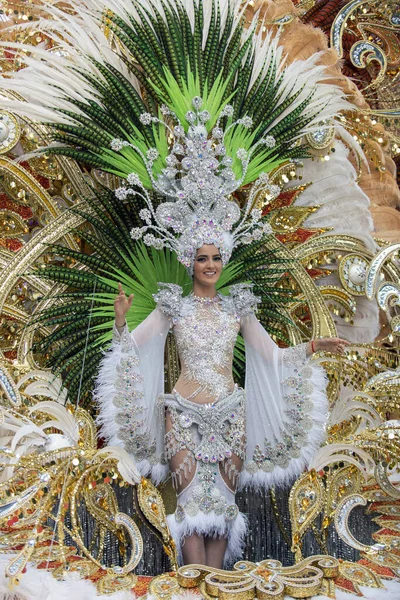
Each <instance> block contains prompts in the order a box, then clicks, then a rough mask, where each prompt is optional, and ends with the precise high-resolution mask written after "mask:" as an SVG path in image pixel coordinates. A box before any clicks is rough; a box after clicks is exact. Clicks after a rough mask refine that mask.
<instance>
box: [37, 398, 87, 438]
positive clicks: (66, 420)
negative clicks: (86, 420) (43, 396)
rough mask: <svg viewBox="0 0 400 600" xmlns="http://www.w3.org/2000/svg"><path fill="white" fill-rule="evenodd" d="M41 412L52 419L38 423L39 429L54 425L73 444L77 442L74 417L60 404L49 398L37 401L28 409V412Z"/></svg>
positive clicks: (76, 428) (77, 436) (77, 432)
mask: <svg viewBox="0 0 400 600" xmlns="http://www.w3.org/2000/svg"><path fill="white" fill-rule="evenodd" d="M37 411H39V412H42V413H45V414H47V415H50V416H52V417H55V419H54V420H51V421H46V422H45V423H43V425H40V428H41V429H47V428H48V427H54V428H56V429H59V430H60V431H62V432H63V434H64V435H66V436H67V437H68V438H69V439H70V440H71V441H72V442H73V443H74V444H77V443H78V440H79V427H78V423H77V422H76V419H75V417H74V416H73V415H72V414H71V413H70V412H69V411H68V410H67V409H66V408H65V407H64V406H62V405H61V404H58V402H53V401H51V400H49V401H45V402H39V403H38V404H35V406H32V407H31V408H30V409H29V412H30V413H33V412H37Z"/></svg>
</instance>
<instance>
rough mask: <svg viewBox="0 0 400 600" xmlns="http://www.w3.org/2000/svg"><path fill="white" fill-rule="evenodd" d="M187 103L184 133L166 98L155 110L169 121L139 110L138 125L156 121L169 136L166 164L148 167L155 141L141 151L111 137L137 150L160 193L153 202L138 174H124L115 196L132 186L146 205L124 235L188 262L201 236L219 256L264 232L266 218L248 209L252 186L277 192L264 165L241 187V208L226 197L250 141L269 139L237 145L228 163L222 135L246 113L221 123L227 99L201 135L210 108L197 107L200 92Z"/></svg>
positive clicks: (237, 181) (270, 143)
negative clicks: (137, 221) (245, 187)
mask: <svg viewBox="0 0 400 600" xmlns="http://www.w3.org/2000/svg"><path fill="white" fill-rule="evenodd" d="M192 106H193V110H189V111H188V112H187V113H186V115H185V118H186V121H187V124H188V127H187V133H186V132H185V128H184V127H183V125H182V123H181V122H180V120H179V119H178V118H177V116H176V114H175V113H174V112H172V111H171V110H170V109H169V108H168V107H166V106H162V107H161V113H162V115H163V116H164V118H168V121H169V122H170V123H172V125H170V124H169V123H167V122H166V121H164V120H162V119H159V118H158V117H154V116H152V115H151V114H149V113H144V114H142V115H141V116H140V121H141V122H142V124H144V125H149V126H150V125H152V124H153V123H160V124H162V125H163V126H164V127H165V128H166V130H167V134H168V136H169V137H170V139H171V140H172V142H171V150H170V153H169V154H168V155H167V156H166V157H165V164H166V166H165V168H163V169H162V170H161V172H160V173H159V174H158V175H156V173H155V168H154V164H155V162H156V161H157V159H158V158H159V152H158V150H157V149H156V148H149V149H148V150H147V152H146V154H144V153H143V152H142V150H141V149H139V148H138V147H137V146H135V145H133V144H131V143H129V142H126V141H123V140H119V139H115V140H113V141H112V144H111V147H112V149H113V150H115V151H120V150H121V149H122V148H123V147H124V146H130V147H131V148H133V149H134V150H135V151H136V152H138V153H139V155H140V156H141V158H142V160H143V162H144V165H145V167H146V171H147V173H148V175H149V178H150V181H151V186H152V188H153V189H154V190H155V191H156V192H158V193H160V194H162V195H163V196H165V197H166V198H167V201H165V202H163V203H161V204H160V205H159V206H157V208H154V205H153V202H152V200H151V198H150V195H149V193H148V191H147V190H146V189H145V187H144V185H143V184H142V182H141V180H140V178H139V176H138V175H137V174H136V173H131V174H130V175H128V177H127V184H128V185H127V186H124V187H120V188H118V189H117V190H116V192H115V193H116V195H117V197H118V198H119V199H121V200H124V199H126V198H127V196H128V195H129V194H135V195H137V196H139V197H141V198H142V199H143V200H144V201H145V203H146V206H147V208H143V209H142V210H141V211H140V213H139V216H140V218H141V219H142V220H143V221H144V222H145V223H146V225H144V226H143V227H136V228H134V229H132V231H131V237H132V238H133V239H135V240H138V239H141V238H143V241H144V243H145V244H147V245H149V246H154V247H155V248H158V249H161V248H163V247H166V248H169V249H171V250H174V251H175V252H176V254H177V256H178V260H179V261H180V262H182V263H183V264H184V265H185V266H186V267H188V268H191V267H192V265H193V261H194V258H195V255H196V251H197V249H198V248H200V247H201V246H203V245H204V244H213V245H215V246H216V247H217V248H219V250H220V252H221V257H222V261H223V263H224V264H226V263H227V262H228V260H229V258H230V256H231V253H232V250H233V248H234V247H235V246H237V245H239V244H249V243H251V242H252V241H253V240H255V239H260V238H261V237H262V236H263V235H264V234H266V233H270V232H271V228H270V225H269V224H268V222H266V221H265V220H264V221H262V220H261V210H259V209H255V208H253V209H252V206H254V201H255V198H256V195H257V194H258V193H259V192H260V191H263V190H265V191H268V192H269V194H270V195H271V196H273V197H275V196H277V195H278V194H279V192H280V188H279V186H274V185H271V184H270V182H269V178H268V175H267V173H261V175H260V176H259V177H258V179H257V180H256V181H255V182H254V183H253V184H252V187H251V189H250V191H249V192H248V194H247V202H246V206H245V208H244V209H243V211H242V210H241V209H240V207H239V206H238V204H237V203H236V202H235V201H234V200H231V199H229V196H230V194H232V192H234V191H235V190H237V189H238V188H240V187H241V186H242V185H243V182H244V181H245V176H246V172H247V168H248V165H249V161H250V158H251V156H252V154H253V153H254V151H255V150H256V148H257V147H258V146H260V145H261V144H263V145H266V146H267V147H269V148H273V147H274V146H275V140H274V138H273V137H272V136H266V137H265V138H262V139H261V140H259V141H258V142H257V143H256V144H254V145H253V146H252V148H251V150H250V151H247V150H246V149H245V148H239V149H238V150H237V151H236V158H237V159H238V161H236V165H234V157H232V156H229V155H228V153H227V145H226V144H225V140H226V139H227V137H228V136H230V135H232V129H233V128H235V127H242V128H250V127H251V126H252V120H251V119H250V117H247V116H245V117H242V118H240V119H238V120H236V121H234V122H233V123H231V124H230V125H229V126H227V127H226V128H225V130H224V129H222V127H221V120H222V119H223V117H228V118H229V117H232V115H233V107H232V106H230V105H228V104H227V105H226V106H225V107H224V108H223V110H222V111H221V112H220V114H219V116H218V118H217V120H216V123H215V125H214V127H213V128H212V130H211V135H210V136H209V135H208V132H207V128H206V123H207V122H209V121H210V120H211V119H212V116H211V114H210V113H209V112H208V111H206V110H201V107H202V99H201V98H199V97H195V98H193V100H192ZM228 143H229V139H228ZM238 165H239V166H238ZM234 167H235V168H234ZM131 186H132V187H131ZM138 188H139V189H138Z"/></svg>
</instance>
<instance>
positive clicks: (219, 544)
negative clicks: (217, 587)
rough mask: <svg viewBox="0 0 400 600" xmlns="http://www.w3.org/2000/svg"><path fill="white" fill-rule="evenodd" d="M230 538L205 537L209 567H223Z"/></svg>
mask: <svg viewBox="0 0 400 600" xmlns="http://www.w3.org/2000/svg"><path fill="white" fill-rule="evenodd" d="M227 543H228V540H227V539H226V538H215V539H214V538H205V539H204V544H205V549H206V562H205V563H204V564H206V565H207V566H208V567H214V568H215V569H222V566H223V563H224V554H225V550H226V545H227Z"/></svg>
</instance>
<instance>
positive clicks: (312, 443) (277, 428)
mask: <svg viewBox="0 0 400 600" xmlns="http://www.w3.org/2000/svg"><path fill="white" fill-rule="evenodd" d="M241 333H242V335H243V337H244V340H245V345H246V383H245V388H246V400H247V416H246V427H247V450H246V461H245V463H244V465H243V470H242V472H241V474H240V486H241V487H244V486H250V487H255V488H258V487H265V488H269V487H271V486H274V485H277V486H280V485H285V484H288V483H290V482H291V481H293V480H294V479H295V478H296V477H298V476H299V475H300V474H301V473H302V471H303V470H304V468H306V467H307V466H308V464H309V462H310V460H311V458H312V457H313V455H314V454H315V452H316V451H317V450H318V449H319V448H320V446H321V444H322V443H323V442H324V440H325V429H324V425H325V423H326V422H327V417H328V410H329V403H328V399H327V396H326V384H327V378H326V375H325V372H324V370H323V369H322V368H321V367H320V366H317V365H315V364H313V361H312V360H309V359H308V358H307V357H306V344H299V345H298V346H294V347H291V348H285V349H284V348H279V347H278V346H277V345H276V344H275V342H274V341H273V340H272V339H271V337H270V336H269V335H268V333H267V332H266V331H265V329H264V328H263V327H262V325H261V324H260V322H259V321H258V320H257V318H256V316H255V314H254V313H253V312H250V313H249V314H247V315H245V316H243V317H242V318H241Z"/></svg>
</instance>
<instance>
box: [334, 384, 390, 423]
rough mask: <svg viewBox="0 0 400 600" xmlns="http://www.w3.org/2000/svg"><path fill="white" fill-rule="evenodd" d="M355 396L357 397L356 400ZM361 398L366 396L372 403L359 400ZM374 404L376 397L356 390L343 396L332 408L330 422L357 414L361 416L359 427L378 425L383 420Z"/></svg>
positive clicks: (343, 419) (337, 421) (339, 420)
mask: <svg viewBox="0 0 400 600" xmlns="http://www.w3.org/2000/svg"><path fill="white" fill-rule="evenodd" d="M354 398H357V399H356V400H355V399H354ZM360 398H364V399H365V400H366V401H367V402H370V404H368V403H367V402H362V400H359V399H360ZM374 404H375V399H374V398H373V397H372V396H370V395H369V394H366V393H365V392H355V393H353V394H351V395H348V396H341V397H340V398H338V400H337V401H336V403H335V405H334V407H333V409H332V410H331V415H330V418H329V424H330V425H334V424H336V423H340V422H341V421H345V420H347V419H350V418H351V417H354V416H357V417H360V418H361V423H360V427H359V429H365V428H366V427H378V426H379V425H380V424H381V423H382V421H383V420H382V417H381V416H380V414H379V413H378V412H377V410H375V408H374V407H373V405H374Z"/></svg>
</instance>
